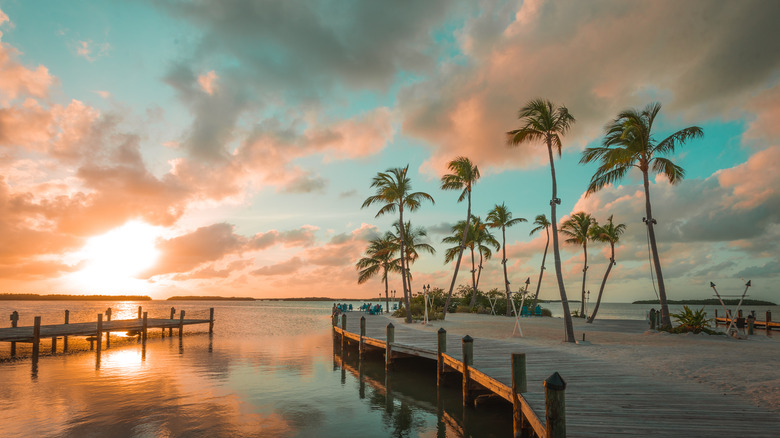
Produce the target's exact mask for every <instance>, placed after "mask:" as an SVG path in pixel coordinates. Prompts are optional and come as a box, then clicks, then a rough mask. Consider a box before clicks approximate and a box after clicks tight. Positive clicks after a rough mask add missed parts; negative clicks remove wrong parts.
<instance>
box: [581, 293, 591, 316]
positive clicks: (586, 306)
mask: <svg viewBox="0 0 780 438" xmlns="http://www.w3.org/2000/svg"><path fill="white" fill-rule="evenodd" d="M589 304H590V291H588V297H587V298H586V299H585V315H582V317H583V318H586V317H587V315H588V305H589Z"/></svg>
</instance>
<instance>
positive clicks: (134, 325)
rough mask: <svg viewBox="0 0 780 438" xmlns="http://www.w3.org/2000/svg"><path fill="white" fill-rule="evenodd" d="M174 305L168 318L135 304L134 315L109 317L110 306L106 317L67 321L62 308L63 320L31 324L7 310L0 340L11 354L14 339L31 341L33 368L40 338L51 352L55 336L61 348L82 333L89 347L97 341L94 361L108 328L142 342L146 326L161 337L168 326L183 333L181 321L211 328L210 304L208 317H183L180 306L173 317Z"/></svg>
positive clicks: (107, 341)
mask: <svg viewBox="0 0 780 438" xmlns="http://www.w3.org/2000/svg"><path fill="white" fill-rule="evenodd" d="M174 315H175V309H174V308H173V307H171V314H170V318H168V319H164V318H149V317H148V314H147V312H142V307H141V306H139V307H138V318H135V319H121V320H114V321H111V309H110V308H109V309H108V310H107V311H106V315H105V316H106V317H107V318H108V319H107V320H106V321H104V320H103V316H104V315H103V314H102V313H100V314H98V315H97V318H96V321H94V322H78V323H70V322H69V312H68V311H67V310H66V311H65V322H64V323H63V324H46V325H43V324H41V317H40V316H36V317H35V318H34V321H35V322H34V324H33V325H32V326H26V327H17V321H18V319H19V315H18V313H17V312H13V313H12V314H11V327H6V328H0V342H10V343H11V357H14V356H16V343H17V342H26V343H32V362H33V372H34V373H35V372H36V369H37V366H36V365H37V363H38V355H39V350H40V343H41V338H43V339H47V338H50V339H51V352H52V353H53V354H54V353H57V340H58V339H62V341H63V342H62V352H63V353H65V352H67V351H68V338H69V337H73V336H82V337H86V338H87V340H88V341H89V342H90V346H91V348H94V347H95V344H96V345H97V355H98V361H99V358H100V352H101V350H102V345H103V334H104V333H106V334H108V333H110V332H135V333H137V334H138V335H140V336H141V341H142V343H143V346H144V347H145V346H146V338H147V334H148V331H149V330H150V329H155V328H157V329H161V330H162V335H163V337H164V336H165V329H168V335H169V336H173V329H177V331H178V334H179V338H181V337H182V336H183V334H184V326H185V325H193V324H208V325H209V334H211V333H213V331H214V308H213V307H212V308H210V309H209V319H186V318H185V316H186V312H185V311H184V310H182V311H180V312H179V318H178V319H175V318H174ZM105 344H106V348H108V347H110V337H109V336H106V337H105Z"/></svg>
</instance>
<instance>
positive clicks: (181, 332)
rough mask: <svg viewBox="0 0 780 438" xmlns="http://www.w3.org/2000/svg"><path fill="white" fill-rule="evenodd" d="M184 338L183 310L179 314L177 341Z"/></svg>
mask: <svg viewBox="0 0 780 438" xmlns="http://www.w3.org/2000/svg"><path fill="white" fill-rule="evenodd" d="M182 336H184V310H182V311H181V312H179V339H181V337H182Z"/></svg>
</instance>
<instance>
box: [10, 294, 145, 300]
mask: <svg viewBox="0 0 780 438" xmlns="http://www.w3.org/2000/svg"><path fill="white" fill-rule="evenodd" d="M0 300H4V301H151V300H152V299H151V298H150V297H147V296H145V295H39V294H9V293H5V294H0Z"/></svg>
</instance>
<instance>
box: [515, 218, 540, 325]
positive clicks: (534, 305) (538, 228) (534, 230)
mask: <svg viewBox="0 0 780 438" xmlns="http://www.w3.org/2000/svg"><path fill="white" fill-rule="evenodd" d="M534 225H536V226H535V227H534V228H533V229H532V230H531V232H530V233H529V235H531V236H533V235H534V234H535V233H536V232H537V231H541V230H544V231H545V232H546V233H547V243H545V244H544V255H543V256H542V269H541V270H540V271H539V282H538V283H536V294H535V295H534V304H533V306H532V307H531V308H532V309H535V308H536V300H537V299H538V298H539V288H540V287H541V286H542V277H543V276H544V262H545V261H546V260H547V247H548V246H550V221H548V220H547V216H545V215H543V214H540V215H537V216H536V219H534ZM507 313H509V311H508V310H507Z"/></svg>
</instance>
